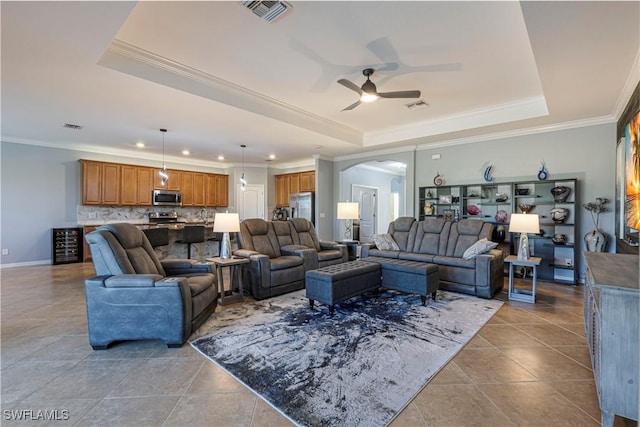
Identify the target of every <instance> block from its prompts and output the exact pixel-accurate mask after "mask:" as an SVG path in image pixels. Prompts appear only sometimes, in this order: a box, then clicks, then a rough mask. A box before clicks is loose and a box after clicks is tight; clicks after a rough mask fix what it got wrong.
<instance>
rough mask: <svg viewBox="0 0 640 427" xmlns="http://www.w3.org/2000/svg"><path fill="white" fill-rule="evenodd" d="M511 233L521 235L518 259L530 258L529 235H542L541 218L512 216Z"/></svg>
mask: <svg viewBox="0 0 640 427" xmlns="http://www.w3.org/2000/svg"><path fill="white" fill-rule="evenodd" d="M509 232H510V233H520V243H519V244H518V259H528V258H529V237H528V236H527V233H534V234H538V233H540V216H539V215H535V214H516V213H514V214H511V221H510V222H509Z"/></svg>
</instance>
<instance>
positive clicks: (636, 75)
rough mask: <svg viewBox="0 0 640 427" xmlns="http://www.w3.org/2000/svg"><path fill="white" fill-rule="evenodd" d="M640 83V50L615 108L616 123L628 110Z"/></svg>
mask: <svg viewBox="0 0 640 427" xmlns="http://www.w3.org/2000/svg"><path fill="white" fill-rule="evenodd" d="M639 83H640V50H639V51H638V52H637V54H636V59H635V61H633V66H632V67H631V72H630V73H629V76H628V77H627V81H626V82H625V84H624V88H623V89H622V92H621V93H620V96H619V97H618V102H616V106H615V108H614V113H613V116H614V117H615V118H616V121H618V120H619V119H620V117H621V116H622V114H623V113H624V110H625V108H627V104H628V103H629V100H630V99H631V96H632V95H633V91H634V90H635V89H636V86H638V84H639Z"/></svg>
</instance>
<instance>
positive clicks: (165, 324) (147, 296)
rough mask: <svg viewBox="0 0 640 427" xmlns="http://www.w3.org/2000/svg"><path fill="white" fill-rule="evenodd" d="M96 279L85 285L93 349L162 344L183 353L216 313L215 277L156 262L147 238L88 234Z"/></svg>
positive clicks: (104, 231)
mask: <svg viewBox="0 0 640 427" xmlns="http://www.w3.org/2000/svg"><path fill="white" fill-rule="evenodd" d="M85 239H86V240H87V242H88V243H89V247H90V249H91V257H92V259H93V265H94V267H95V270H96V274H97V276H96V277H92V278H89V279H87V280H85V291H86V300H87V320H88V327H89V343H90V344H91V346H92V347H93V349H94V350H104V349H106V348H107V347H108V346H109V345H110V344H111V343H113V342H114V341H123V340H141V339H160V340H162V341H164V342H165V343H166V344H167V345H168V346H169V347H180V346H182V344H184V342H185V341H186V340H187V339H188V338H189V336H190V335H191V333H192V332H193V331H195V330H196V329H198V327H200V325H202V323H204V321H205V320H207V318H209V316H210V315H211V314H212V313H213V312H214V311H215V308H216V305H217V301H218V290H217V280H216V276H215V275H214V274H212V272H211V267H210V266H209V265H206V264H197V263H196V261H192V260H177V259H173V260H171V259H169V260H162V261H160V260H158V258H157V256H156V254H155V252H154V250H153V248H152V246H151V244H150V243H149V240H148V239H147V237H146V236H145V234H144V233H143V232H142V231H141V230H140V229H138V228H137V227H135V226H134V225H131V224H126V223H121V224H109V225H104V226H101V227H99V228H97V229H96V230H95V231H92V232H91V233H89V234H87V235H86V236H85Z"/></svg>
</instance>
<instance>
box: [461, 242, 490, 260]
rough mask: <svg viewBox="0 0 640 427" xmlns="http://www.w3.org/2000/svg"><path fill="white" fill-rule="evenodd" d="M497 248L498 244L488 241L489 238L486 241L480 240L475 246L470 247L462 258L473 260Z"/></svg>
mask: <svg viewBox="0 0 640 427" xmlns="http://www.w3.org/2000/svg"><path fill="white" fill-rule="evenodd" d="M497 247H498V244H497V243H495V242H492V241H490V240H487V238H486V237H485V238H484V239H480V240H478V241H477V242H475V243H474V244H473V245H471V246H469V248H468V249H467V250H466V251H464V253H463V254H462V258H464V259H473V258H475V257H476V256H477V255H480V254H483V253H485V252H489V251H490V250H491V249H495V248H497Z"/></svg>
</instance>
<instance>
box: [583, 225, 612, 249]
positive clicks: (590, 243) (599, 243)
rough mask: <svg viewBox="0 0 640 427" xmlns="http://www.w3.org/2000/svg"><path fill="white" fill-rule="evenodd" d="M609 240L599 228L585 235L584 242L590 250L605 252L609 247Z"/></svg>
mask: <svg viewBox="0 0 640 427" xmlns="http://www.w3.org/2000/svg"><path fill="white" fill-rule="evenodd" d="M607 240H608V238H607V235H606V234H604V233H603V232H601V231H600V230H598V229H597V228H596V229H595V230H593V231H590V232H588V233H587V234H585V236H584V244H585V247H586V248H587V251H588V252H604V251H605V249H606V247H607Z"/></svg>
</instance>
